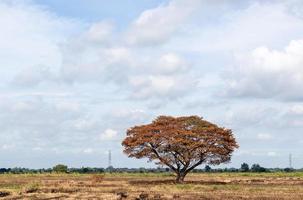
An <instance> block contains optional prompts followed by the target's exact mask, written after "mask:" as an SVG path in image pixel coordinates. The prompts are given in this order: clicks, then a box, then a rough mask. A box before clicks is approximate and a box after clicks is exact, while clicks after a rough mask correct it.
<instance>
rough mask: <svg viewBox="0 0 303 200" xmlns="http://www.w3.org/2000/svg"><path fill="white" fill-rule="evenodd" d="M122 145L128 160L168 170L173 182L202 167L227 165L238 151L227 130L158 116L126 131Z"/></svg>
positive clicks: (189, 119) (202, 122)
mask: <svg viewBox="0 0 303 200" xmlns="http://www.w3.org/2000/svg"><path fill="white" fill-rule="evenodd" d="M122 145H123V146H124V153H126V154H127V155H128V156H129V157H134V158H144V157H145V158H148V159H149V160H150V161H152V160H155V161H156V164H159V165H166V166H168V167H169V168H170V169H171V170H172V171H174V172H175V173H176V174H177V177H176V181H177V182H183V180H184V177H185V176H186V174H187V173H188V172H190V171H191V170H193V169H194V168H196V167H197V166H199V165H201V164H203V163H206V164H209V165H218V164H220V163H227V162H229V161H230V159H231V155H232V152H233V151H234V150H235V149H236V148H238V144H237V142H236V140H235V138H234V137H233V134H232V131H231V130H230V129H226V128H221V127H219V126H217V125H215V124H213V123H210V122H208V121H206V120H203V119H202V118H201V117H198V116H189V117H171V116H159V117H158V118H156V119H155V120H154V121H153V122H152V123H150V124H147V125H141V126H134V127H132V128H130V129H128V130H127V136H126V138H125V139H124V141H123V142H122Z"/></svg>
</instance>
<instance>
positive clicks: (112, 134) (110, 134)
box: [100, 128, 118, 141]
mask: <svg viewBox="0 0 303 200" xmlns="http://www.w3.org/2000/svg"><path fill="white" fill-rule="evenodd" d="M117 136H118V131H116V130H114V129H110V128H109V129H106V130H105V131H104V133H102V134H101V135H100V140H102V141H104V140H105V141H108V140H114V139H116V137H117Z"/></svg>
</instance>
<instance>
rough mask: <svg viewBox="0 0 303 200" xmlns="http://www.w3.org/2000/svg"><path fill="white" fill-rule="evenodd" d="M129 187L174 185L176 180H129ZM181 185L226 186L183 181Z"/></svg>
mask: <svg viewBox="0 0 303 200" xmlns="http://www.w3.org/2000/svg"><path fill="white" fill-rule="evenodd" d="M128 183H129V184H131V185H175V184H180V183H177V182H176V180H131V181H128ZM182 184H194V185H195V184H196V185H226V184H227V183H226V182H224V181H184V182H183V183H182Z"/></svg>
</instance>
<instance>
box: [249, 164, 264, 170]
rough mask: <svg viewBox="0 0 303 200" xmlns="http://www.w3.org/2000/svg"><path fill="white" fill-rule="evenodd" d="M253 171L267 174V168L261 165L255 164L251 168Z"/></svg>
mask: <svg viewBox="0 0 303 200" xmlns="http://www.w3.org/2000/svg"><path fill="white" fill-rule="evenodd" d="M251 171H252V172H266V168H264V167H261V166H260V165H259V164H253V165H252V166H251Z"/></svg>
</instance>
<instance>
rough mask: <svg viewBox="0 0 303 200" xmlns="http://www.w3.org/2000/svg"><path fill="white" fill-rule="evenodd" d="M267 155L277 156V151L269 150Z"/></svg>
mask: <svg viewBox="0 0 303 200" xmlns="http://www.w3.org/2000/svg"><path fill="white" fill-rule="evenodd" d="M267 155H268V156H270V157H275V156H277V153H276V152H274V151H270V152H268V153H267Z"/></svg>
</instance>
